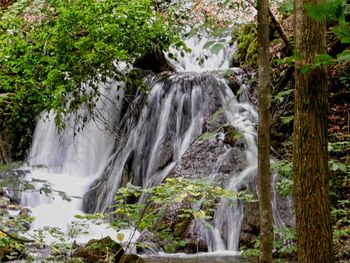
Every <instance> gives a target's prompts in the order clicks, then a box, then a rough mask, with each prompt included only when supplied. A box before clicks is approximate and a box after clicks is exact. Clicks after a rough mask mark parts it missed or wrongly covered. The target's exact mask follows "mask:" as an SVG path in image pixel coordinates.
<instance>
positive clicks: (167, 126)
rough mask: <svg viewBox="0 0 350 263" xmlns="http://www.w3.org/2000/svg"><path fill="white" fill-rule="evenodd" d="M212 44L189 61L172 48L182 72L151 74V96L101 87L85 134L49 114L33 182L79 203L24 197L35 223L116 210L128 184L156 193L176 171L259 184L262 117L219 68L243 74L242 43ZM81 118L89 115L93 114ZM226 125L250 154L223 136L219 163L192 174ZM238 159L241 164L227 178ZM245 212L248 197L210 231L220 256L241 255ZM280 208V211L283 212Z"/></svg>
mask: <svg viewBox="0 0 350 263" xmlns="http://www.w3.org/2000/svg"><path fill="white" fill-rule="evenodd" d="M208 41H210V39H208V38H206V37H202V38H196V37H195V38H191V39H190V40H188V41H187V42H186V44H187V45H188V46H189V47H190V48H192V52H191V53H189V54H186V55H185V56H184V57H182V56H181V55H180V54H178V53H177V51H176V50H172V51H171V52H172V53H173V54H175V56H176V57H177V60H174V61H172V62H173V63H174V64H175V66H176V68H177V71H178V72H175V73H161V74H158V75H150V76H149V77H148V78H147V79H146V80H145V82H146V84H148V86H149V87H150V89H149V93H148V94H145V93H143V92H140V91H137V92H133V93H132V94H127V93H128V92H130V91H128V89H127V88H125V89H124V90H125V91H124V92H125V93H123V91H122V90H119V89H117V88H116V86H120V85H119V84H117V83H113V82H111V83H110V84H109V85H107V86H103V87H101V93H102V95H103V96H101V99H99V101H98V105H97V113H98V114H97V116H98V117H97V118H96V117H95V118H89V117H87V118H86V120H85V122H84V126H85V127H84V129H83V130H82V131H81V132H79V133H77V134H75V132H76V130H75V129H74V123H75V119H74V116H72V117H71V120H69V121H68V122H67V127H66V128H65V130H64V131H63V132H62V133H58V132H57V130H56V127H55V125H54V122H53V117H54V114H53V113H49V114H48V118H45V117H44V116H42V118H40V120H39V122H38V124H37V127H36V130H35V134H34V138H33V144H32V147H31V150H30V153H29V156H28V160H27V162H28V163H29V166H30V170H31V174H30V175H29V176H28V178H27V179H28V180H30V179H35V180H36V181H37V182H39V183H40V182H42V184H44V185H46V184H48V185H49V186H50V187H52V189H55V190H57V191H58V194H59V193H60V191H61V192H65V193H66V194H67V195H70V196H75V197H77V198H73V200H72V201H71V202H69V203H68V202H65V201H62V200H61V199H60V198H59V196H58V195H57V192H55V194H50V195H48V196H46V195H43V194H39V193H35V194H33V193H28V194H24V195H23V198H22V203H23V204H24V205H28V206H31V207H32V210H33V212H34V215H37V216H38V217H39V218H38V220H36V222H37V221H40V222H39V223H36V225H35V227H39V226H43V225H45V224H47V223H51V221H53V222H54V224H57V226H60V227H64V225H65V224H67V222H68V221H69V220H70V219H72V218H73V217H72V215H74V213H82V212H81V211H82V210H83V211H84V212H88V213H94V212H105V211H108V209H109V207H110V205H111V204H112V202H113V198H114V195H115V193H116V191H117V189H118V188H119V187H121V186H123V185H125V184H126V182H131V183H133V184H135V185H140V186H143V187H149V186H154V185H157V184H159V183H160V182H162V181H163V180H164V179H165V178H166V177H167V176H169V175H171V174H174V173H178V175H180V176H188V177H191V176H193V175H194V173H195V174H197V176H198V178H204V177H205V178H210V179H211V180H213V181H220V180H222V178H223V177H225V178H226V179H225V180H226V185H225V186H227V187H226V188H228V189H229V190H233V191H239V190H241V189H244V188H248V185H249V184H252V183H253V184H254V182H255V179H256V166H257V131H256V125H257V120H258V116H257V112H256V110H255V108H254V106H252V105H251V104H250V103H248V102H247V101H239V100H238V99H237V98H236V95H235V94H234V93H233V91H232V90H231V89H230V88H229V86H228V85H227V83H226V81H225V80H224V79H223V77H222V75H223V74H222V73H220V72H219V71H221V72H222V71H224V70H228V69H229V70H230V72H231V74H234V75H236V77H237V78H238V77H239V69H230V68H229V63H228V61H229V59H230V57H231V56H232V54H233V52H234V47H230V46H229V45H228V44H225V45H224V46H223V48H222V49H221V50H220V51H219V52H215V53H216V54H212V53H210V49H209V50H208V49H205V48H204V46H205V45H206V43H208ZM203 59H204V60H203ZM212 70H215V71H212ZM242 85H243V87H244V84H243V83H242ZM218 112H222V114H218ZM80 114H81V115H86V113H85V112H84V109H81V112H80ZM44 115H45V114H44ZM214 115H216V117H215V120H214V118H213V116H214ZM96 119H97V120H102V121H101V122H98V121H96ZM225 125H229V126H232V127H233V128H234V129H235V130H237V131H239V132H240V133H241V134H242V138H241V139H239V140H238V141H239V143H240V145H241V146H240V147H241V148H240V149H238V148H239V147H235V148H232V147H230V146H228V145H226V144H225V143H224V142H223V141H222V140H221V139H220V138H215V139H212V140H217V141H219V143H220V146H218V147H219V148H220V147H221V148H220V150H217V151H218V152H219V153H218V154H217V156H214V157H213V155H212V154H211V157H210V158H212V159H215V160H213V165H211V167H205V165H206V164H205V160H204V162H203V161H201V162H200V161H198V162H197V163H198V165H197V166H196V163H195V162H194V163H193V165H192V168H193V169H194V170H190V169H189V171H191V172H189V173H188V174H187V175H186V171H185V170H184V168H183V167H184V165H183V163H182V162H183V160H184V159H185V157H184V156H187V155H189V152H191V151H192V150H193V151H196V148H195V147H196V145H197V146H198V145H203V143H202V144H201V142H198V140H197V138H198V137H199V136H200V135H202V134H203V133H204V132H214V131H216V130H218V129H221V128H222V127H223V126H225ZM218 136H219V135H218ZM219 137H220V136H219ZM213 143H216V142H214V141H213ZM219 148H218V149H219ZM238 152H239V153H238ZM237 153H238V155H239V157H236V158H237V159H239V161H238V162H236V163H235V162H233V161H232V158H235V157H233V156H235V155H236V154H237ZM186 158H187V157H186ZM208 162H209V161H208ZM228 163H232V164H233V165H234V166H235V167H234V168H233V169H226V171H224V172H223V170H224V169H223V167H224V166H227V164H228ZM187 166H188V165H187ZM192 168H191V169H192ZM181 169H182V170H181ZM186 169H187V168H186ZM274 203H275V201H274ZM243 207H244V204H243V203H242V201H239V200H238V201H237V202H236V203H235V205H234V206H229V205H228V204H227V202H226V201H225V200H222V201H221V202H220V204H219V206H218V209H217V211H216V212H215V215H214V218H213V225H212V227H211V228H210V229H207V230H206V231H205V235H206V238H207V242H208V249H209V250H210V251H215V250H234V251H237V250H238V244H239V235H240V230H241V224H242V220H243V216H244V211H243V210H244V209H243ZM274 211H275V212H276V215H277V214H278V211H277V209H275V210H274ZM50 215H52V217H50ZM40 217H41V218H40Z"/></svg>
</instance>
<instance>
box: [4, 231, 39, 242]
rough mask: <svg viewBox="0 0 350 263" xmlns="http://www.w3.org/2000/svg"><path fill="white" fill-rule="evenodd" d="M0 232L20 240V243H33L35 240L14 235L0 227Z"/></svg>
mask: <svg viewBox="0 0 350 263" xmlns="http://www.w3.org/2000/svg"><path fill="white" fill-rule="evenodd" d="M0 232H1V233H3V234H5V235H6V236H8V237H9V238H12V239H14V240H16V241H19V242H22V243H34V242H35V240H31V239H25V238H20V237H16V236H15V235H13V234H11V233H9V232H7V231H5V230H3V229H2V228H0Z"/></svg>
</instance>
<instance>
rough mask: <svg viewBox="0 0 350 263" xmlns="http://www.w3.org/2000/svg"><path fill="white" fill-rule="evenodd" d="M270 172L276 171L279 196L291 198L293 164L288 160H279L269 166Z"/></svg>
mask: <svg viewBox="0 0 350 263" xmlns="http://www.w3.org/2000/svg"><path fill="white" fill-rule="evenodd" d="M271 169H272V170H277V172H278V175H279V178H280V179H279V181H278V182H277V185H276V186H277V191H278V193H279V194H280V195H281V196H291V195H292V194H293V185H294V184H293V164H292V162H290V161H288V160H280V161H277V162H273V163H272V164H271Z"/></svg>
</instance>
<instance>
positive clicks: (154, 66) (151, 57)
mask: <svg viewBox="0 0 350 263" xmlns="http://www.w3.org/2000/svg"><path fill="white" fill-rule="evenodd" d="M134 66H135V67H138V68H141V69H144V70H152V71H153V72H154V73H160V72H163V71H174V67H173V66H172V65H171V64H170V63H169V61H168V60H167V59H166V57H165V55H164V53H163V52H162V51H153V52H150V53H148V54H146V55H144V56H143V57H141V58H139V59H138V60H137V61H136V62H135V63H134Z"/></svg>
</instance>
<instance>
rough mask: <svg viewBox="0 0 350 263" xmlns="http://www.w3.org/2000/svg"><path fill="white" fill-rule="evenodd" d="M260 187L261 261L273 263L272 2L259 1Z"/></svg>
mask: <svg viewBox="0 0 350 263" xmlns="http://www.w3.org/2000/svg"><path fill="white" fill-rule="evenodd" d="M257 9H258V43H259V48H258V70H259V79H258V88H259V129H258V176H259V177H258V178H259V179H258V184H259V208H260V256H259V261H260V262H272V243H273V225H272V224H273V218H272V207H271V172H270V123H271V113H270V108H271V91H270V85H271V83H270V82H271V77H270V52H269V46H270V40H269V24H270V21H269V1H268V0H258V7H257Z"/></svg>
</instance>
